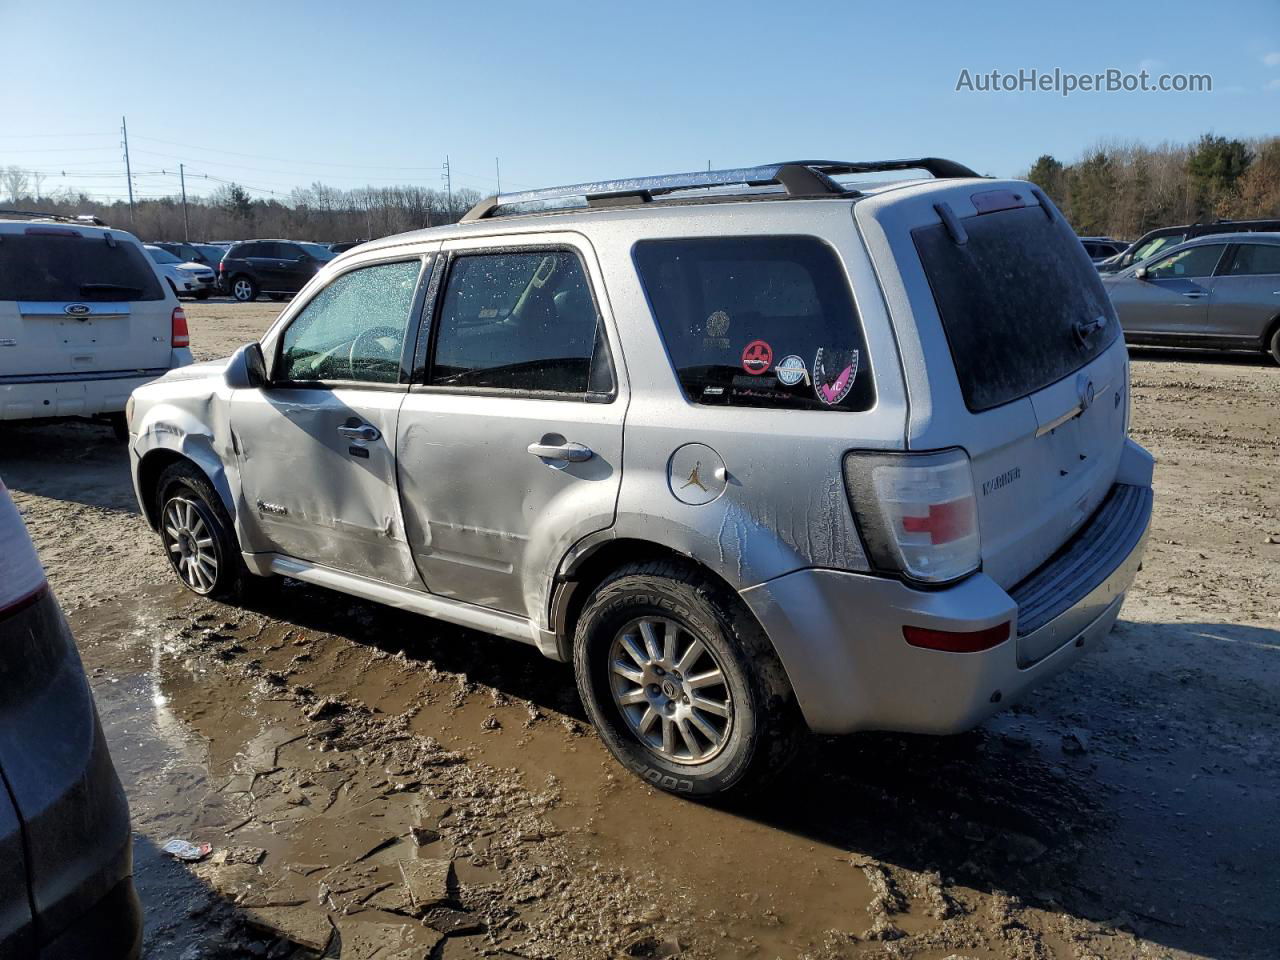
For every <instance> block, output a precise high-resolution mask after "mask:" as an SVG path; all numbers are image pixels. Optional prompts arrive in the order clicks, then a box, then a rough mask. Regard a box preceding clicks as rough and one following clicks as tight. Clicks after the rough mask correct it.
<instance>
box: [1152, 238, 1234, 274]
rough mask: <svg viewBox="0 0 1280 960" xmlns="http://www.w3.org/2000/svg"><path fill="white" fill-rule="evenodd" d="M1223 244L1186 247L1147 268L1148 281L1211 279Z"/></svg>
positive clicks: (1220, 255)
mask: <svg viewBox="0 0 1280 960" xmlns="http://www.w3.org/2000/svg"><path fill="white" fill-rule="evenodd" d="M1224 246H1225V245H1224V244H1221V243H1211V244H1205V245H1204V246H1202V247H1187V249H1185V250H1179V251H1178V252H1177V253H1175V254H1173V255H1171V256H1168V257H1165V258H1164V259H1163V260H1161V261H1160V262H1159V263H1155V264H1152V265H1151V266H1150V267H1148V268H1147V279H1148V280H1174V279H1178V278H1181V277H1186V278H1188V279H1190V278H1192V277H1211V276H1213V268H1214V267H1216V266H1217V265H1218V260H1219V259H1220V258H1221V257H1222V251H1223V249H1224Z"/></svg>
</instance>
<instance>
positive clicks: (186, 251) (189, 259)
mask: <svg viewBox="0 0 1280 960" xmlns="http://www.w3.org/2000/svg"><path fill="white" fill-rule="evenodd" d="M150 246H153V247H159V248H160V249H161V250H167V251H168V252H169V253H172V254H173V255H174V256H175V257H177V258H178V259H179V260H181V261H182V262H183V263H202V264H204V265H205V266H206V267H208V268H209V269H210V270H213V271H215V272H216V271H217V269H218V261H220V260H221V259H222V255H223V254H224V253H226V252H227V251H226V250H225V249H224V248H222V247H218V246H214V245H213V244H212V243H177V242H168V241H165V242H162V243H153V244H150Z"/></svg>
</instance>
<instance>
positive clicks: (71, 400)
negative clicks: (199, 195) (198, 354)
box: [0, 213, 191, 433]
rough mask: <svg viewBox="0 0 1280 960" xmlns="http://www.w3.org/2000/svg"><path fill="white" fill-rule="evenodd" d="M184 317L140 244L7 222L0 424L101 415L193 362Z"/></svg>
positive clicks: (96, 232)
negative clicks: (137, 391) (138, 389)
mask: <svg viewBox="0 0 1280 960" xmlns="http://www.w3.org/2000/svg"><path fill="white" fill-rule="evenodd" d="M188 345H189V338H188V334H187V318H186V314H185V313H183V310H182V307H180V306H179V305H178V299H177V297H176V296H174V294H173V291H172V290H170V289H169V287H168V285H167V284H165V283H164V282H163V281H162V280H161V279H160V277H159V276H158V275H157V273H156V268H155V265H154V264H153V263H152V262H151V259H150V258H149V257H148V256H147V254H146V252H145V251H144V250H143V249H142V244H140V243H139V242H138V241H137V239H136V238H134V237H133V236H132V235H131V234H128V233H125V232H124V231H123V230H113V229H111V228H110V227H105V226H102V225H101V224H100V223H91V222H86V221H85V220H70V219H67V218H59V217H52V216H43V215H36V214H14V213H3V214H0V420H33V419H41V418H45V417H94V418H99V419H107V420H110V421H112V422H113V423H114V424H115V426H116V428H117V432H119V433H123V428H124V417H123V411H124V407H125V402H126V401H127V400H128V399H129V394H130V393H131V392H132V391H133V389H134V388H135V387H139V386H141V385H142V384H144V383H146V382H147V381H149V380H153V379H155V378H156V377H158V376H160V375H161V374H164V373H167V372H168V371H170V370H172V369H174V368H175V367H180V366H183V365H185V364H188V363H190V362H191V351H190V349H189V348H188Z"/></svg>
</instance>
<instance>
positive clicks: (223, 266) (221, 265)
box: [218, 260, 227, 273]
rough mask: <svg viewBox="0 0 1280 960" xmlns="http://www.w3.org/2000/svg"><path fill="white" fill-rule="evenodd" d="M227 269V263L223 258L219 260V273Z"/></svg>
mask: <svg viewBox="0 0 1280 960" xmlns="http://www.w3.org/2000/svg"><path fill="white" fill-rule="evenodd" d="M226 269H227V267H226V264H224V263H223V262H222V261H221V260H219V261H218V272H219V273H222V271H224V270H226Z"/></svg>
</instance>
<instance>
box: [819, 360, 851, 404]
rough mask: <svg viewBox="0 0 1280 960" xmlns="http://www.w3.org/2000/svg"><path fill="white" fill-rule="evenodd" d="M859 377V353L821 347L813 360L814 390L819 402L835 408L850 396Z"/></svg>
mask: <svg viewBox="0 0 1280 960" xmlns="http://www.w3.org/2000/svg"><path fill="white" fill-rule="evenodd" d="M857 376H858V351H857V350H833V349H831V348H829V347H819V348H818V355H817V356H816V357H814V358H813V389H814V392H815V393H816V394H817V395H818V400H819V401H820V402H822V403H824V404H826V405H827V406H828V407H834V406H835V405H836V404H838V403H839V402H840V401H841V400H843V399H844V398H845V397H847V396H848V395H849V391H850V390H852V389H853V381H854V378H856V377H857Z"/></svg>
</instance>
